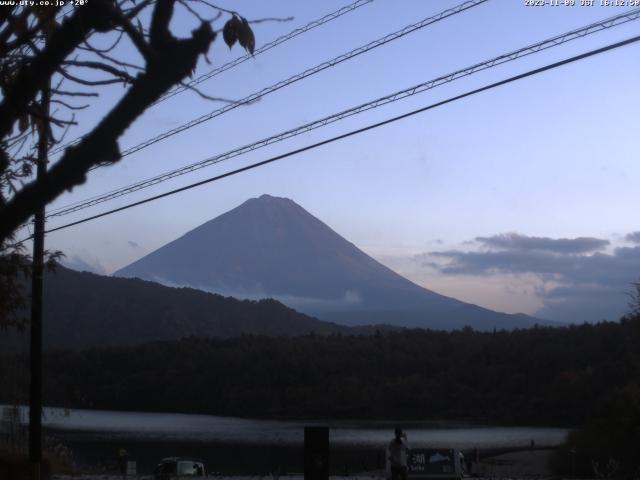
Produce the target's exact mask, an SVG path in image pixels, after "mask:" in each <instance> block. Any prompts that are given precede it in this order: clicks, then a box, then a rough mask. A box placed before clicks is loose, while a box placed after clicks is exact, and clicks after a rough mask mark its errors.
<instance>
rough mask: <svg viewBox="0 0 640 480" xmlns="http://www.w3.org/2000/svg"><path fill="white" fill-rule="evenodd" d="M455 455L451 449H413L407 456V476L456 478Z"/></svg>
mask: <svg viewBox="0 0 640 480" xmlns="http://www.w3.org/2000/svg"><path fill="white" fill-rule="evenodd" d="M455 455H456V451H455V450H452V449H434V448H414V449H412V450H411V455H410V456H409V462H408V463H409V475H410V476H422V475H429V476H431V475H434V476H443V477H447V476H448V477H454V476H458V475H457V472H456V460H457V459H456V457H455Z"/></svg>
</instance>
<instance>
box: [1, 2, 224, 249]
mask: <svg viewBox="0 0 640 480" xmlns="http://www.w3.org/2000/svg"><path fill="white" fill-rule="evenodd" d="M172 5H173V1H171V0H159V1H158V3H157V4H156V9H158V8H159V9H161V13H160V14H158V15H154V18H155V23H156V26H155V29H156V35H161V36H163V35H164V36H165V38H164V39H163V41H161V42H158V41H157V39H156V45H157V46H158V50H157V54H156V57H155V58H154V59H152V60H151V61H150V62H149V63H148V64H147V70H146V71H145V72H144V73H141V74H140V75H138V76H137V77H136V79H135V80H134V82H133V84H132V85H131V87H130V88H129V90H128V91H127V93H126V94H125V95H124V97H122V99H121V100H120V101H119V102H118V104H117V105H116V106H115V107H114V108H113V109H112V110H111V111H110V112H109V113H108V114H107V116H106V117H105V118H104V119H103V120H102V121H101V122H100V123H99V124H98V125H97V126H96V127H95V128H94V129H93V131H91V132H90V133H89V134H88V135H86V136H85V137H84V138H83V139H82V141H81V142H80V143H79V144H77V145H74V146H71V147H69V148H67V150H66V151H65V153H64V155H63V156H62V158H61V159H60V160H59V161H58V162H57V163H56V164H55V165H53V167H52V168H51V169H49V170H48V171H47V172H46V173H45V174H44V175H43V176H42V177H41V179H40V180H38V181H34V182H31V183H30V184H28V185H26V186H25V187H24V188H22V189H21V190H20V191H19V192H18V193H16V194H15V196H14V197H13V198H12V199H11V200H10V201H9V202H8V203H7V204H6V206H5V207H4V208H2V209H0V239H6V238H8V237H9V236H10V235H11V234H12V233H13V232H14V231H15V229H16V228H17V227H18V226H20V225H21V224H22V223H24V222H25V221H26V220H27V219H28V218H29V216H30V215H31V212H33V211H35V210H36V209H38V208H41V207H43V206H45V205H46V204H47V203H49V202H51V201H52V200H54V199H55V198H56V197H57V196H58V195H60V194H61V193H63V192H64V191H65V190H71V189H72V188H73V187H74V186H76V185H80V184H82V183H84V181H85V179H86V174H87V172H88V171H89V169H90V168H91V167H93V166H95V165H100V164H104V163H113V162H117V161H118V160H119V159H120V151H119V148H118V143H117V140H118V138H119V137H120V136H121V135H122V134H123V133H124V131H125V130H127V128H129V126H130V125H131V124H132V123H133V121H134V120H135V119H136V118H138V116H140V115H141V114H142V113H143V112H144V111H145V110H146V109H147V108H148V107H149V106H150V105H151V104H152V103H153V102H155V101H156V100H157V99H158V98H160V97H161V96H162V95H163V94H164V93H166V92H167V91H168V90H169V89H170V88H171V87H172V86H173V85H175V84H176V83H179V82H180V81H181V80H182V79H183V78H185V77H186V76H187V75H189V74H191V73H192V72H193V70H194V69H195V67H196V64H197V61H198V58H199V56H200V55H201V54H204V53H206V52H207V51H208V49H209V46H210V45H211V42H213V40H214V38H215V33H214V32H213V30H212V29H211V26H210V25H209V24H206V23H205V24H202V25H201V26H200V27H199V28H198V29H197V30H194V31H193V32H192V36H191V38H188V39H183V40H177V39H175V38H174V37H173V36H172V35H171V34H170V32H169V31H168V24H169V21H170V19H171V18H170V17H168V18H167V16H166V15H167V12H169V13H170V12H171V7H172ZM154 13H155V12H154ZM167 33H168V35H169V37H168V38H167V37H166V34H167ZM167 66H171V68H167Z"/></svg>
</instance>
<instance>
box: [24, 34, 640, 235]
mask: <svg viewBox="0 0 640 480" xmlns="http://www.w3.org/2000/svg"><path fill="white" fill-rule="evenodd" d="M638 41H640V35H638V36H635V37H632V38H628V39H626V40H623V41H621V42H617V43H613V44H609V45H607V46H605V47H601V48H598V49H595V50H590V51H588V52H586V53H582V54H580V55H576V56H573V57H570V58H566V59H564V60H560V61H558V62H555V63H551V64H548V65H545V66H543V67H539V68H536V69H534V70H529V71H527V72H525V73H521V74H519V75H515V76H512V77H509V78H507V79H505V80H500V81H498V82H495V83H491V84H489V85H485V86H484V87H480V88H477V89H475V90H470V91H468V92H465V93H462V94H460V95H456V96H454V97H450V98H448V99H446V100H442V101H440V102H436V103H432V104H431V105H427V106H426V107H422V108H419V109H417V110H413V111H411V112H408V113H404V114H402V115H398V116H395V117H392V118H389V119H387V120H383V121H381V122H377V123H374V124H371V125H367V126H366V127H362V128H359V129H356V130H352V131H350V132H347V133H344V134H342V135H338V136H335V137H331V138H329V139H326V140H323V141H321V142H317V143H314V144H311V145H307V146H305V147H302V148H298V149H296V150H291V151H289V152H287V153H284V154H281V155H277V156H275V157H271V158H269V159H267V160H263V161H261V162H257V163H253V164H251V165H247V166H245V167H242V168H238V169H236V170H232V171H230V172H227V173H223V174H221V175H216V176H214V177H210V178H208V179H205V180H201V181H199V182H195V183H192V184H190V185H186V186H184V187H180V188H176V189H174V190H170V191H168V192H164V193H161V194H159V195H155V196H153V197H149V198H146V199H144V200H140V201H137V202H133V203H130V204H128V205H124V206H122V207H119V208H114V209H112V210H108V211H106V212H102V213H99V214H97V215H92V216H90V217H86V218H83V219H81V220H78V221H75V222H71V223H67V224H65V225H61V226H59V227H55V228H52V229H50V230H47V231H46V232H45V233H52V232H56V231H58V230H63V229H66V228H69V227H73V226H75V225H80V224H81V223H86V222H88V221H90V220H95V219H97V218H101V217H105V216H107V215H111V214H113V213H117V212H121V211H123V210H128V209H129V208H133V207H136V206H138V205H143V204H145V203H149V202H153V201H155V200H159V199H161V198H164V197H168V196H171V195H175V194H176V193H180V192H184V191H186V190H190V189H192V188H196V187H199V186H201V185H205V184H207V183H211V182H215V181H218V180H222V179H223V178H227V177H230V176H232V175H237V174H239V173H242V172H246V171H248V170H253V169H255V168H258V167H261V166H264V165H267V164H269V163H273V162H276V161H278V160H282V159H284V158H288V157H291V156H294V155H297V154H299V153H302V152H306V151H308V150H312V149H315V148H318V147H320V146H323V145H327V144H329V143H333V142H336V141H338V140H343V139H345V138H348V137H352V136H354V135H358V134H360V133H364V132H367V131H369V130H373V129H375V128H379V127H382V126H384V125H387V124H390V123H394V122H397V121H399V120H402V119H404V118H408V117H411V116H414V115H417V114H419V113H422V112H426V111H428V110H432V109H434V108H437V107H441V106H443V105H446V104H448V103H452V102H455V101H457V100H461V99H463V98H466V97H470V96H472V95H476V94H478V93H481V92H485V91H487V90H492V89H494V88H497V87H500V86H502V85H506V84H509V83H512V82H515V81H517V80H522V79H524V78H527V77H531V76H533V75H538V74H540V73H542V72H546V71H548V70H553V69H555V68H558V67H561V66H563V65H567V64H569V63H574V62H577V61H579V60H583V59H585V58H588V57H592V56H594V55H598V54H601V53H604V52H608V51H610V50H614V49H616V48H621V47H623V46H626V45H630V44H632V43H635V42H638ZM28 239H29V238H26V239H24V240H22V241H21V242H19V243H22V242H24V241H26V240H28Z"/></svg>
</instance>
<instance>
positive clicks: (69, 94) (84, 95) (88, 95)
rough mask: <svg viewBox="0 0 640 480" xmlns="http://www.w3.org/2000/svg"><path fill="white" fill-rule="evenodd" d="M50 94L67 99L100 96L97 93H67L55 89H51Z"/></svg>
mask: <svg viewBox="0 0 640 480" xmlns="http://www.w3.org/2000/svg"><path fill="white" fill-rule="evenodd" d="M51 93H55V94H56V95H65V96H68V97H99V96H100V94H99V93H97V92H69V91H66V90H58V89H57V88H52V89H51Z"/></svg>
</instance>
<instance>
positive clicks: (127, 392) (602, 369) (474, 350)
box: [0, 316, 640, 426]
mask: <svg viewBox="0 0 640 480" xmlns="http://www.w3.org/2000/svg"><path fill="white" fill-rule="evenodd" d="M45 366H46V367H45V376H44V378H45V402H46V403H47V404H48V405H59V406H68V407H79V408H101V409H127V410H146V411H177V412H191V413H205V414H217V415H238V416H256V417H335V418H346V417H349V418H394V419H398V418H406V419H443V418H444V419H461V420H472V421H478V422H492V423H495V422H499V423H505V424H509V423H520V424H544V425H568V426H572V425H582V424H584V423H585V422H587V421H588V420H589V419H590V418H592V415H593V413H594V411H595V409H596V408H597V407H598V405H600V404H601V402H603V401H605V400H606V399H607V398H608V396H609V395H610V394H611V393H612V392H614V391H616V389H619V388H624V387H625V386H628V385H633V384H636V383H638V380H639V379H640V317H638V316H636V317H634V318H627V319H624V320H622V321H621V322H619V323H618V322H605V323H599V324H595V325H593V324H584V325H579V326H570V327H565V328H548V327H544V328H533V329H528V330H516V331H511V332H507V331H498V332H494V333H491V332H488V333H487V332H477V331H474V330H472V329H471V328H466V329H464V330H462V331H454V332H450V333H447V332H436V331H428V330H426V331H425V330H406V331H402V332H385V333H379V334H376V335H369V336H347V335H329V336H320V335H313V334H312V335H307V336H303V337H267V336H251V335H244V336H241V337H237V338H232V339H213V338H187V339H183V340H180V341H166V342H154V343H149V344H145V345H141V346H136V347H120V348H107V349H91V350H86V351H80V352H71V351H58V352H52V353H49V354H47V355H46V357H45ZM26 367H27V364H26V358H22V357H18V356H11V357H9V356H5V358H3V359H2V361H1V362H0V378H4V379H9V378H13V379H14V381H11V382H0V400H2V401H5V402H6V401H15V400H16V397H19V396H20V393H19V392H24V391H25V390H26V385H25V386H24V387H25V388H23V389H19V388H18V389H17V388H16V386H15V385H16V381H19V379H20V378H25V377H23V376H22V375H21V374H20V373H19V372H20V371H26ZM25 383H26V382H25ZM23 400H25V398H23Z"/></svg>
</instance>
